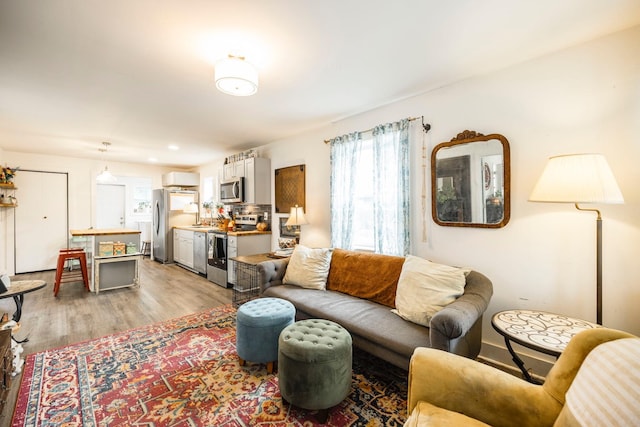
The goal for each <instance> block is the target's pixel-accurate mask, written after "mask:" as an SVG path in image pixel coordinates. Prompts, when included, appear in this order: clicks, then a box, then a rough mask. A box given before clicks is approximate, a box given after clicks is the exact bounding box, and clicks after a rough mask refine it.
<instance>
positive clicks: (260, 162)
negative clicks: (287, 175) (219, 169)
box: [222, 157, 271, 205]
mask: <svg viewBox="0 0 640 427" xmlns="http://www.w3.org/2000/svg"><path fill="white" fill-rule="evenodd" d="M242 177H243V178H244V203H250V204H255V205H266V204H270V203H271V160H270V159H265V158H262V157H250V158H246V159H242V160H238V161H235V162H229V163H226V164H225V165H224V168H223V173H222V179H223V181H228V180H234V179H237V178H242Z"/></svg>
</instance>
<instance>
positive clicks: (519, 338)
mask: <svg viewBox="0 0 640 427" xmlns="http://www.w3.org/2000/svg"><path fill="white" fill-rule="evenodd" d="M491 326H493V329H495V330H496V332H498V333H499V334H500V335H502V336H503V337H504V343H505V344H506V346H507V349H508V350H509V353H511V357H512V359H513V361H514V363H515V364H516V365H517V366H518V368H520V371H522V375H523V376H524V378H525V379H526V380H527V381H529V382H531V383H535V382H536V381H535V380H534V379H533V378H532V377H531V375H530V374H529V371H527V369H526V368H525V366H524V362H523V361H522V359H520V357H518V355H517V354H516V352H515V351H513V347H512V346H511V342H512V341H513V342H515V343H517V344H520V345H522V346H524V347H527V348H530V349H532V350H535V351H539V352H541V353H545V354H549V355H551V356H555V357H556V358H557V357H558V356H560V354H562V352H563V351H564V349H565V348H566V347H567V344H568V343H569V341H570V340H571V338H573V336H574V335H575V334H577V333H578V332H581V331H583V330H585V329H592V328H599V327H601V326H600V325H597V324H595V323H591V322H587V321H586V320H581V319H574V318H572V317H568V316H564V315H562V314H555V313H548V312H545V311H537V310H506V311H500V312H498V313H496V314H494V315H493V317H492V318H491Z"/></svg>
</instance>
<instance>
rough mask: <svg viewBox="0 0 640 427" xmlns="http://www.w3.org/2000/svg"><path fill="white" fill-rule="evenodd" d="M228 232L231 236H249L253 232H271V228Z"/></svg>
mask: <svg viewBox="0 0 640 427" xmlns="http://www.w3.org/2000/svg"><path fill="white" fill-rule="evenodd" d="M227 234H228V235H229V236H249V235H252V234H271V230H267V231H258V230H251V231H242V230H240V231H227Z"/></svg>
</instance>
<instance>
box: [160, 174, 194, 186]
mask: <svg viewBox="0 0 640 427" xmlns="http://www.w3.org/2000/svg"><path fill="white" fill-rule="evenodd" d="M198 185H200V174H199V173H194V172H169V173H165V174H164V175H162V186H163V187H197V186H198Z"/></svg>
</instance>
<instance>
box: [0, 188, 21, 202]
mask: <svg viewBox="0 0 640 427" xmlns="http://www.w3.org/2000/svg"><path fill="white" fill-rule="evenodd" d="M16 190H17V188H16V187H15V186H14V185H13V183H9V184H5V183H2V184H0V208H15V207H16V206H17V205H18V202H17V200H16Z"/></svg>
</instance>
